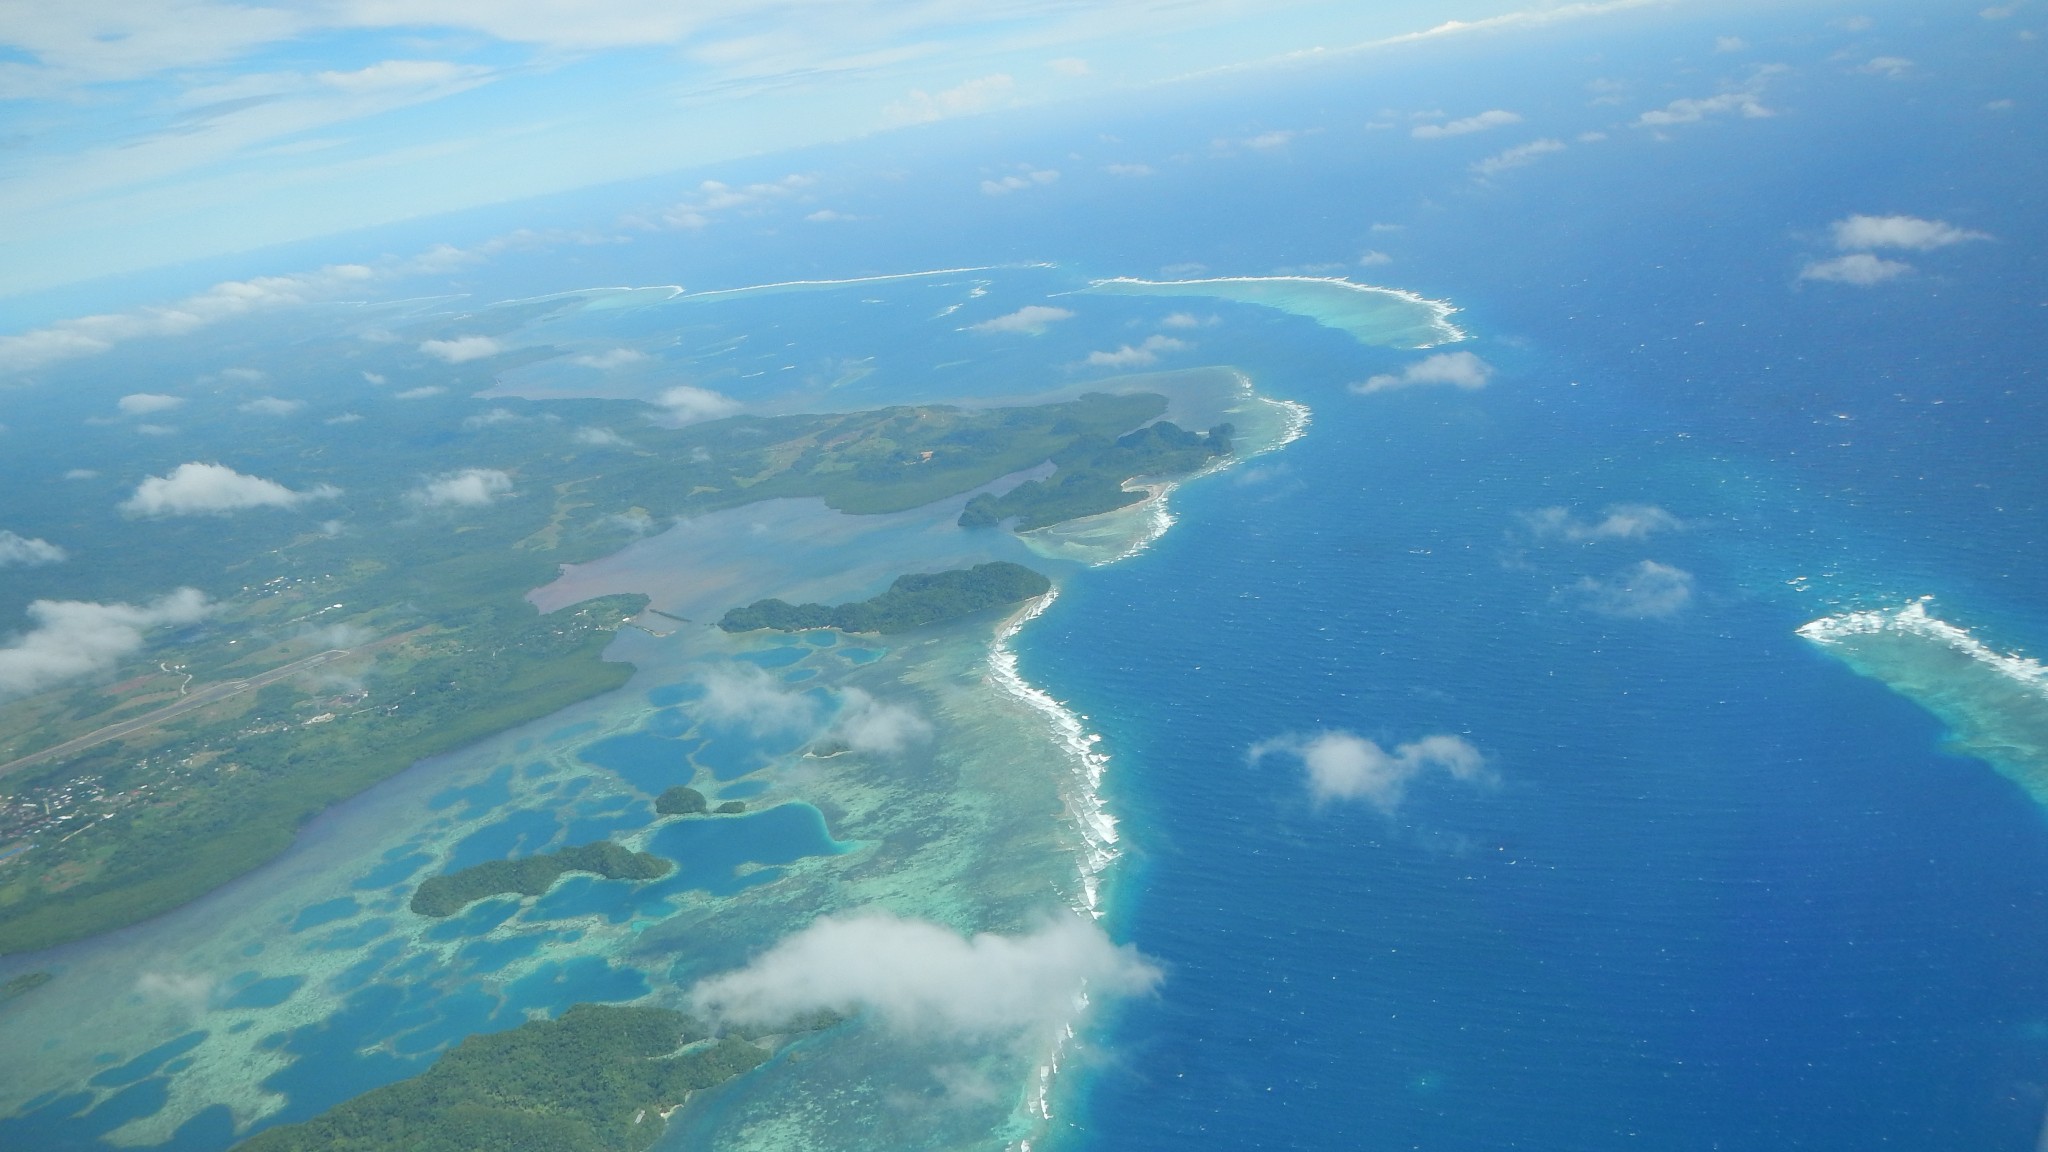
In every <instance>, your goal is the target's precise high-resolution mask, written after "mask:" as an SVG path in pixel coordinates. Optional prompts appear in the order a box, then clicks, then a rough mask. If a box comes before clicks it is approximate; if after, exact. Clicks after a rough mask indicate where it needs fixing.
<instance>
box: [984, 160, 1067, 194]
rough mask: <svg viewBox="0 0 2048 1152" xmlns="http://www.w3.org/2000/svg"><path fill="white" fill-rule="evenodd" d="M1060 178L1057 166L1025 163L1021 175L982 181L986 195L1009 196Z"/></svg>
mask: <svg viewBox="0 0 2048 1152" xmlns="http://www.w3.org/2000/svg"><path fill="white" fill-rule="evenodd" d="M1059 178H1060V173H1059V169H1057V168H1032V167H1031V166H1030V165H1025V167H1024V174H1023V175H1021V176H1018V175H1009V176H1005V177H1003V178H1002V179H1000V180H983V181H982V182H981V192H982V195H984V196H1008V195H1009V194H1010V193H1012V192H1016V191H1020V190H1022V189H1025V188H1037V187H1041V186H1043V185H1046V184H1052V183H1055V182H1057V181H1058V180H1059Z"/></svg>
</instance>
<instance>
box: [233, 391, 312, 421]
mask: <svg viewBox="0 0 2048 1152" xmlns="http://www.w3.org/2000/svg"><path fill="white" fill-rule="evenodd" d="M305 406H306V405H305V404H304V403H302V402H301V401H298V400H280V399H278V398H277V397H275V396H259V397H257V398H256V399H254V400H251V401H249V402H248V403H247V404H244V405H242V411H244V412H254V413H256V414H258V415H261V416H289V415H291V414H292V413H294V412H297V411H298V410H299V409H301V408H304V407H305Z"/></svg>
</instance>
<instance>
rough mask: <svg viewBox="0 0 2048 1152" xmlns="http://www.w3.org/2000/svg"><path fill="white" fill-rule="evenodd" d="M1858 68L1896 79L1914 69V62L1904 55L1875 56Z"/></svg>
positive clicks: (1861, 70)
mask: <svg viewBox="0 0 2048 1152" xmlns="http://www.w3.org/2000/svg"><path fill="white" fill-rule="evenodd" d="M1856 70H1857V71H1858V72H1868V73H1870V74H1871V75H1873V76H1884V77H1888V78H1890V79H1893V80H1896V79H1898V78H1899V77H1901V76H1904V75H1905V74H1906V73H1908V72H1911V71H1912V70H1913V62H1912V61H1911V60H1908V59H1906V58H1905V57H1904V56H1874V57H1872V58H1871V59H1870V60H1869V61H1867V62H1865V63H1864V64H1863V66H1862V67H1860V68H1858V69H1856Z"/></svg>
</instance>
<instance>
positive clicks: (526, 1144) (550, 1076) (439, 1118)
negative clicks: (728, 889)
mask: <svg viewBox="0 0 2048 1152" xmlns="http://www.w3.org/2000/svg"><path fill="white" fill-rule="evenodd" d="M768 1056H769V1052H768V1050H767V1049H765V1048H761V1047H759V1046H757V1045H754V1044H751V1043H748V1042H747V1041H746V1040H745V1039H742V1038H740V1037H738V1036H730V1035H729V1036H726V1037H724V1038H722V1039H717V1040H713V1039H711V1038H710V1037H709V1036H708V1035H707V1034H706V1033H705V1031H704V1029H703V1027H702V1026H701V1025H699V1024H698V1023H697V1022H696V1021H694V1020H692V1019H691V1018H689V1017H687V1016H685V1015H683V1014H682V1013H680V1012H673V1011H670V1010H668V1009H664V1008H652V1007H634V1006H625V1007H621V1006H614V1005H604V1004H578V1005H576V1006H574V1007H572V1008H570V1009H569V1010H568V1011H566V1012H564V1013H562V1015H561V1016H560V1017H558V1018H556V1019H553V1020H536V1021H533V1022H530V1023H527V1024H522V1025H520V1026H519V1027H518V1028H514V1029H512V1030H511V1031H509V1032H498V1033H493V1034H488V1035H480V1036H471V1037H469V1038H468V1039H466V1040H464V1041H463V1042H462V1043H461V1044H458V1045H456V1046H455V1047H454V1048H452V1049H450V1050H449V1052H448V1054H447V1055H445V1056H443V1057H441V1059H440V1060H438V1061H436V1062H435V1063H434V1066H433V1067H432V1068H429V1069H428V1070H427V1071H425V1072H423V1073H421V1074H420V1075H418V1076H415V1077H413V1078H411V1079H410V1080H402V1081H400V1082H398V1083H396V1084H390V1085H386V1086H385V1087H382V1088H378V1089H375V1090H373V1091H370V1092H366V1093H364V1094H363V1095H361V1096H357V1097H355V1098H353V1099H350V1100H347V1101H344V1102H343V1103H341V1104H338V1105H336V1106H335V1107H333V1108H331V1109H329V1110H328V1111H326V1112H324V1113H322V1114H321V1115H319V1116H316V1117H314V1118H313V1119H311V1120H307V1121H304V1122H303V1123H299V1124H288V1125H280V1126H279V1127H276V1128H271V1129H268V1130H266V1131H263V1132H260V1133H258V1134H256V1135H255V1136H252V1137H250V1138H249V1139H248V1140H245V1141H243V1142H242V1143H241V1144H239V1145H237V1147H238V1148H239V1149H241V1150H242V1152H392V1150H394V1149H403V1150H404V1152H641V1150H643V1149H646V1148H649V1147H652V1146H653V1144H654V1142H655V1141H656V1140H658V1139H660V1137H661V1133H662V1130H663V1128H664V1127H665V1121H666V1119H667V1116H666V1114H667V1112H668V1111H670V1110H671V1109H673V1108H675V1107H677V1106H679V1105H681V1104H682V1103H683V1102H684V1101H685V1100H686V1099H687V1098H688V1097H689V1095H690V1093H692V1092H695V1091H698V1090H701V1089H704V1088H711V1087H715V1086H716V1085H719V1084H723V1083H725V1082H726V1081H728V1080H731V1079H732V1078H734V1077H736V1076H739V1075H741V1074H742V1073H745V1072H748V1071H751V1070H752V1069H754V1068H756V1067H759V1066H760V1064H761V1063H762V1062H763V1061H765V1060H766V1059H768Z"/></svg>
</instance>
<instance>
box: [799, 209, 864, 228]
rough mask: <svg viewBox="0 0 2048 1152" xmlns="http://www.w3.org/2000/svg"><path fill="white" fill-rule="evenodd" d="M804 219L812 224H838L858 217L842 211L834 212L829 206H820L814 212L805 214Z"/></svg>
mask: <svg viewBox="0 0 2048 1152" xmlns="http://www.w3.org/2000/svg"><path fill="white" fill-rule="evenodd" d="M804 219H805V220H808V221H809V222H811V223H813V224H840V223H844V222H845V221H848V220H858V219H860V217H858V216H850V215H848V214H847V213H844V212H835V211H833V210H832V209H830V208H820V209H818V210H817V211H816V212H813V213H811V214H810V215H808V216H805V217H804Z"/></svg>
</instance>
